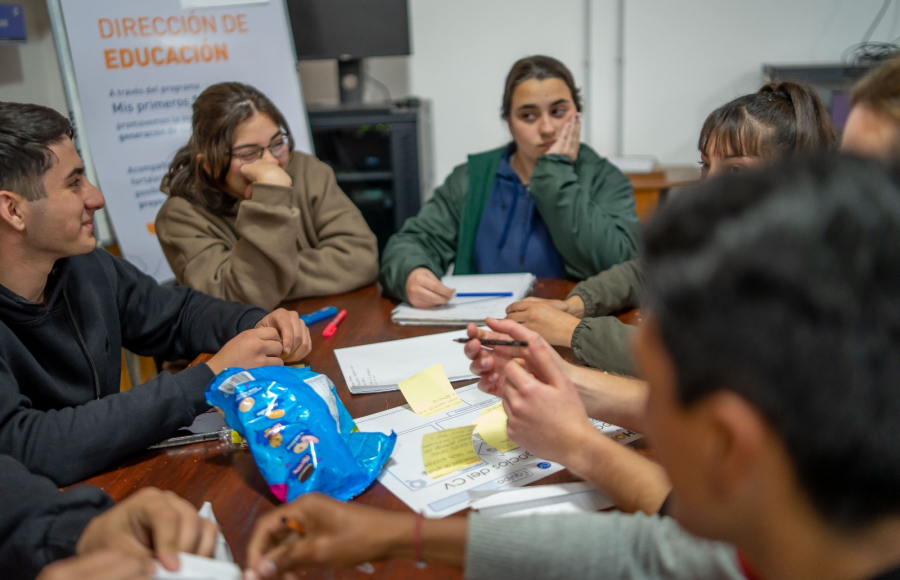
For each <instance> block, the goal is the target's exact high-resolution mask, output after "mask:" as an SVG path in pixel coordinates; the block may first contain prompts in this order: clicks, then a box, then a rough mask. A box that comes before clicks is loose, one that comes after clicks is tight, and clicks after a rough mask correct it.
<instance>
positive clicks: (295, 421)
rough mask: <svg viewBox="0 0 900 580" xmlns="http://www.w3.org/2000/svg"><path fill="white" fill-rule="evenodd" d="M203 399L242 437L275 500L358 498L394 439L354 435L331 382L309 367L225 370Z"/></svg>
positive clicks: (353, 424) (371, 435)
mask: <svg viewBox="0 0 900 580" xmlns="http://www.w3.org/2000/svg"><path fill="white" fill-rule="evenodd" d="M206 400H207V402H208V403H209V404H210V405H214V406H216V407H218V408H220V409H221V410H222V411H223V412H224V413H225V422H226V423H228V426H229V427H231V428H232V429H234V430H235V431H237V432H238V433H239V434H240V435H241V436H242V437H243V438H244V439H246V440H247V443H248V445H249V447H250V452H251V453H252V454H253V459H254V460H255V461H256V464H257V466H258V467H259V470H260V472H261V473H262V475H263V478H265V480H266V483H268V484H269V489H271V490H272V493H273V494H274V495H275V497H277V498H278V499H280V500H281V501H291V500H292V499H294V498H295V497H297V496H299V495H301V494H304V493H307V492H309V491H318V492H320V493H324V494H327V495H330V496H332V497H334V498H335V499H340V500H348V499H351V498H353V497H355V496H357V495H358V494H360V493H361V492H362V491H363V490H365V489H366V488H367V487H368V486H369V485H370V484H371V483H372V481H373V480H374V479H375V478H376V477H377V476H378V473H379V472H380V471H381V468H382V466H383V465H384V463H385V462H386V461H387V460H388V458H389V457H390V456H391V452H392V451H393V450H394V443H395V441H396V439H397V436H396V434H394V433H391V435H384V434H383V433H362V432H360V431H359V430H358V429H357V428H356V424H355V423H354V422H353V419H352V418H351V417H350V414H349V413H348V412H347V409H346V408H345V407H344V404H343V403H341V400H340V399H339V398H338V396H337V392H336V390H335V388H334V384H333V383H332V382H331V381H330V380H329V379H328V377H326V376H325V375H321V374H318V373H315V372H313V371H311V370H310V369H308V368H302V369H296V368H291V367H276V366H272V367H261V368H256V369H252V370H246V369H240V368H229V369H225V370H224V371H222V372H221V373H219V375H218V376H216V378H215V379H213V381H212V383H210V385H209V387H208V388H207V390H206Z"/></svg>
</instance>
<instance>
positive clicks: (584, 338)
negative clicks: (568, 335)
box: [572, 316, 638, 377]
mask: <svg viewBox="0 0 900 580" xmlns="http://www.w3.org/2000/svg"><path fill="white" fill-rule="evenodd" d="M637 330H638V329H637V327H636V326H632V325H630V324H625V323H624V322H622V321H621V320H619V319H618V318H616V317H615V316H601V317H599V318H585V319H583V320H582V321H581V322H579V323H578V326H576V327H575V332H573V333H572V349H573V350H574V351H575V355H576V356H577V357H578V359H579V360H581V361H582V362H583V363H584V364H586V365H588V366H590V367H594V368H595V369H600V370H602V371H609V372H611V373H616V374H617V375H627V376H631V377H634V376H637V367H636V366H635V364H634V358H633V356H632V354H631V343H632V342H633V341H634V336H635V334H637Z"/></svg>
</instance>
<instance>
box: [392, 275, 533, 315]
mask: <svg viewBox="0 0 900 580" xmlns="http://www.w3.org/2000/svg"><path fill="white" fill-rule="evenodd" d="M536 281H537V278H535V277H534V274H528V273H524V274H472V275H468V276H444V277H443V278H442V279H441V282H443V283H444V285H445V286H447V287H448V288H453V289H455V290H456V292H457V293H458V294H461V293H491V292H510V293H512V296H494V297H475V298H461V297H457V296H454V297H453V298H451V299H450V302H448V303H447V304H445V305H444V306H438V307H436V308H413V307H412V306H410V305H409V304H401V305H399V306H397V307H396V308H394V310H393V311H392V312H391V320H392V321H394V322H395V323H397V324H401V325H404V326H407V325H417V326H465V325H466V324H468V323H470V322H474V323H476V324H484V319H485V318H506V307H507V306H509V305H510V304H512V303H513V302H518V301H519V300H521V299H522V298H525V297H526V296H528V294H530V293H531V289H532V288H533V287H534V283H535V282H536Z"/></svg>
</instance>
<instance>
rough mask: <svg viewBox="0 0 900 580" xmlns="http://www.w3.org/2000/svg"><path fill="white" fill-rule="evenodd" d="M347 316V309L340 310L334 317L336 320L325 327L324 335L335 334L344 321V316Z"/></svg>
mask: <svg viewBox="0 0 900 580" xmlns="http://www.w3.org/2000/svg"><path fill="white" fill-rule="evenodd" d="M346 316H347V311H346V310H341V311H340V312H338V315H337V316H335V317H334V320H332V321H331V322H329V323H328V326H326V327H325V330H323V331H322V336H324V337H325V338H331V337H332V336H334V333H335V332H337V327H338V325H339V324H340V323H341V322H343V321H344V318H345V317H346Z"/></svg>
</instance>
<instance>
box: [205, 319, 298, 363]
mask: <svg viewBox="0 0 900 580" xmlns="http://www.w3.org/2000/svg"><path fill="white" fill-rule="evenodd" d="M282 356H284V344H283V343H282V342H281V337H280V336H279V335H278V331H277V330H276V329H274V328H253V329H251V330H245V331H244V332H242V333H240V334H239V335H237V336H235V337H234V338H232V339H231V340H229V341H228V342H227V343H225V346H223V347H222V348H221V349H220V350H219V352H217V353H216V354H215V355H213V357H212V358H211V359H209V360H208V361H206V365H207V366H208V367H209V368H210V370H211V371H212V372H214V373H215V374H219V373H221V372H222V371H223V370H225V369H227V368H229V367H241V368H245V369H252V368H256V367H268V366H277V365H283V364H284V361H283V360H282V359H281V357H282Z"/></svg>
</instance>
